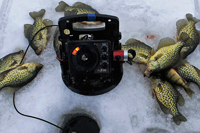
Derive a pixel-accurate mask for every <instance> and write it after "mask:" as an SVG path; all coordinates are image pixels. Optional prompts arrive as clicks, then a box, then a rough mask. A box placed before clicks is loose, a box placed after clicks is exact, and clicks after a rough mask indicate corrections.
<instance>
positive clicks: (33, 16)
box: [29, 9, 45, 19]
mask: <svg viewBox="0 0 200 133" xmlns="http://www.w3.org/2000/svg"><path fill="white" fill-rule="evenodd" d="M44 14H45V9H41V10H40V11H39V12H30V13H29V15H30V16H31V17H32V18H33V19H36V18H37V17H40V18H42V17H43V16H44Z"/></svg>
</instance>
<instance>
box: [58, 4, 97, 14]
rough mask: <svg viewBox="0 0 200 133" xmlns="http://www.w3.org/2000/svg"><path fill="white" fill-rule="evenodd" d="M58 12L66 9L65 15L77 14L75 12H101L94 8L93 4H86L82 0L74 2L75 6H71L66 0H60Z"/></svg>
mask: <svg viewBox="0 0 200 133" xmlns="http://www.w3.org/2000/svg"><path fill="white" fill-rule="evenodd" d="M55 10H56V11H57V12H62V11H65V16H66V15H67V14H69V15H75V14H88V13H95V14H99V13H98V12H97V11H96V10H95V9H93V8H92V7H91V6H89V5H87V4H84V3H82V2H76V3H74V4H73V6H69V5H68V4H67V3H65V2H64V1H61V2H59V5H58V6H57V7H56V9H55Z"/></svg>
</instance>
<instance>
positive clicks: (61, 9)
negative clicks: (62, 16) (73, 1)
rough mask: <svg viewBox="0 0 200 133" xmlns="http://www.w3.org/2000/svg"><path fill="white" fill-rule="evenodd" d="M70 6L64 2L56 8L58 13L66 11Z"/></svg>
mask: <svg viewBox="0 0 200 133" xmlns="http://www.w3.org/2000/svg"><path fill="white" fill-rule="evenodd" d="M68 6H69V5H68V4H67V3H65V2H64V1H61V2H59V5H58V6H57V7H56V9H55V10H56V11H57V12H63V11H65V8H66V7H68Z"/></svg>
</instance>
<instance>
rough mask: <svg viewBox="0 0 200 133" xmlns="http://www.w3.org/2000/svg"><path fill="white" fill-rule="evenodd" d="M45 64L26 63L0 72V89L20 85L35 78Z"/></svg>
mask: <svg viewBox="0 0 200 133" xmlns="http://www.w3.org/2000/svg"><path fill="white" fill-rule="evenodd" d="M42 67H43V65H42V64H39V63H24V64H20V65H19V66H17V67H16V68H13V69H11V70H7V71H4V72H3V73H1V74H0V90H1V89H2V88H4V87H20V86H23V85H26V84H27V83H29V82H30V81H31V80H33V79H34V78H35V77H36V75H37V74H38V72H39V71H40V70H41V69H42Z"/></svg>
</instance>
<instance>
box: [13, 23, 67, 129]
mask: <svg viewBox="0 0 200 133" xmlns="http://www.w3.org/2000/svg"><path fill="white" fill-rule="evenodd" d="M53 26H58V25H48V26H45V27H43V28H41V29H39V30H38V31H37V32H36V33H35V34H34V36H33V38H32V39H31V41H30V43H29V45H28V47H27V49H26V51H25V53H24V56H23V57H22V60H21V62H20V64H21V63H22V62H23V60H24V57H25V55H26V53H27V51H28V48H29V47H30V45H31V43H32V42H33V39H34V38H35V36H36V35H37V34H38V33H39V32H40V31H42V30H44V29H45V28H47V27H53ZM13 105H14V108H15V110H16V111H17V113H19V114H20V115H22V116H25V117H30V118H33V119H38V120H41V121H44V122H46V123H49V124H51V125H53V126H55V127H57V128H59V129H61V130H63V131H64V129H63V128H61V127H59V126H57V125H55V124H53V123H51V122H48V121H46V120H44V119H41V118H38V117H34V116H30V115H25V114H23V113H21V112H19V111H18V109H17V107H16V105H15V92H14V94H13Z"/></svg>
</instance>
